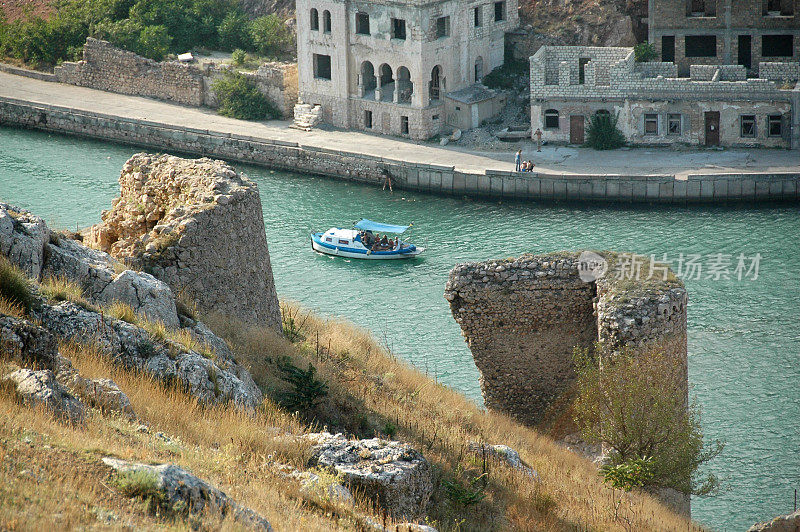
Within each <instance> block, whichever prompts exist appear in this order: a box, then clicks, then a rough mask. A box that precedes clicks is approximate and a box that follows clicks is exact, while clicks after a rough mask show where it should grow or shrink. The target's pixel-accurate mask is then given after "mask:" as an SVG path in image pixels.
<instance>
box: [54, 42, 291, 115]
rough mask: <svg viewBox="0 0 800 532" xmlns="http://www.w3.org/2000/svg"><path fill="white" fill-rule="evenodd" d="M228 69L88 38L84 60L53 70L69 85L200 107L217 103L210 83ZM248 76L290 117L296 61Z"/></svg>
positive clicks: (261, 68) (262, 67) (84, 50)
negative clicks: (153, 56)
mask: <svg viewBox="0 0 800 532" xmlns="http://www.w3.org/2000/svg"><path fill="white" fill-rule="evenodd" d="M226 70H227V68H225V67H218V66H216V65H214V64H208V65H206V66H205V67H203V68H199V67H197V66H194V65H187V64H183V63H179V62H176V61H162V62H157V61H153V60H152V59H147V58H145V57H141V56H139V55H136V54H135V53H133V52H128V51H126V50H122V49H120V48H117V47H115V46H114V45H112V44H111V43H109V42H106V41H100V40H97V39H92V38H89V39H87V40H86V44H85V45H84V48H83V60H82V61H78V62H77V63H70V62H66V63H62V64H61V65H59V66H57V67H56V68H55V71H54V72H55V77H56V80H57V81H59V82H61V83H68V84H70V85H80V86H83V87H91V88H94V89H101V90H105V91H109V92H118V93H120V94H132V95H135V96H147V97H150V98H156V99H158V100H165V101H170V102H176V103H181V104H184V105H192V106H195V107H199V106H201V105H206V106H209V107H217V105H218V104H217V98H216V95H215V94H214V92H213V90H212V89H211V84H212V83H213V81H214V80H215V79H217V78H219V77H221V76H222V74H223V73H224V72H225V71H226ZM245 75H246V76H247V77H249V78H251V79H252V80H253V81H255V83H256V86H257V87H258V89H259V91H261V93H262V94H264V95H265V96H266V97H267V98H268V99H269V100H270V101H271V102H272V103H273V104H274V105H275V106H276V107H277V108H278V109H280V111H281V113H282V115H283V116H284V117H289V116H291V111H292V107H293V106H294V103H295V102H296V101H297V66H296V65H295V64H288V63H265V64H264V65H262V66H261V67H259V69H258V70H257V71H256V72H255V73H245Z"/></svg>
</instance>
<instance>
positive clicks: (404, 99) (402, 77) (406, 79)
mask: <svg viewBox="0 0 800 532" xmlns="http://www.w3.org/2000/svg"><path fill="white" fill-rule="evenodd" d="M397 90H398V91H399V92H398V93H397V101H398V102H399V103H411V96H412V95H413V94H414V84H413V83H411V72H409V71H408V69H407V68H406V67H404V66H401V67H400V68H398V69H397Z"/></svg>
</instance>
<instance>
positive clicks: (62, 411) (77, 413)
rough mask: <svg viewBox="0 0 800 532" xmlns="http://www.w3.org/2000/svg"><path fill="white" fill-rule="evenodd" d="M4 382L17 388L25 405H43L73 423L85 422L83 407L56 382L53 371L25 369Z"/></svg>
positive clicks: (11, 375)
mask: <svg viewBox="0 0 800 532" xmlns="http://www.w3.org/2000/svg"><path fill="white" fill-rule="evenodd" d="M3 380H4V381H6V382H9V383H12V385H13V386H15V387H16V393H17V395H18V396H19V397H20V398H21V399H22V401H23V402H24V403H26V404H28V405H30V406H37V405H40V404H43V405H45V407H46V408H47V409H48V410H51V411H52V412H53V413H54V414H55V415H56V416H58V417H61V418H64V419H66V420H68V421H70V422H71V423H78V422H80V421H82V420H83V416H84V411H83V405H82V404H81V402H80V401H79V400H78V399H76V398H75V397H73V396H72V395H71V394H70V393H69V392H68V391H67V390H66V389H65V388H64V387H63V386H61V385H60V384H59V383H58V382H56V377H55V375H54V374H53V372H52V371H50V370H48V369H44V370H39V371H34V370H31V369H27V368H23V369H19V370H17V371H15V372H13V373H10V374H8V375H6V376H5V377H3Z"/></svg>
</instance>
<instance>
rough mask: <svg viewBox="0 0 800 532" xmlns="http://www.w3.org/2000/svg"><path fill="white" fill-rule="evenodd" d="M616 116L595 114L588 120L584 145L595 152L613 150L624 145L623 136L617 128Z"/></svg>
mask: <svg viewBox="0 0 800 532" xmlns="http://www.w3.org/2000/svg"><path fill="white" fill-rule="evenodd" d="M617 120H618V117H617V116H611V114H609V113H595V114H594V115H592V117H591V118H590V119H589V127H588V128H587V130H586V144H587V145H588V146H591V147H592V148H594V149H595V150H615V149H617V148H621V147H622V146H624V145H625V135H623V133H622V131H620V130H619V128H618V127H617Z"/></svg>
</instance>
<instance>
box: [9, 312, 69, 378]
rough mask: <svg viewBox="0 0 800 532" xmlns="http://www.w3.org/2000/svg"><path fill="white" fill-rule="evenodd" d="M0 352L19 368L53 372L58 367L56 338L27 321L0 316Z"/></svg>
mask: <svg viewBox="0 0 800 532" xmlns="http://www.w3.org/2000/svg"><path fill="white" fill-rule="evenodd" d="M0 351H2V352H3V353H4V354H5V355H6V356H10V357H11V360H13V361H14V362H16V363H17V364H19V365H20V366H25V367H35V368H39V369H49V370H51V371H53V372H58V369H59V366H60V360H59V359H60V355H59V354H58V342H57V341H56V338H55V337H54V336H53V335H52V334H51V333H50V332H49V331H47V330H46V329H45V328H43V327H41V326H39V325H35V324H34V323H31V322H30V321H28V320H22V319H19V318H14V317H11V316H2V315H0Z"/></svg>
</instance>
